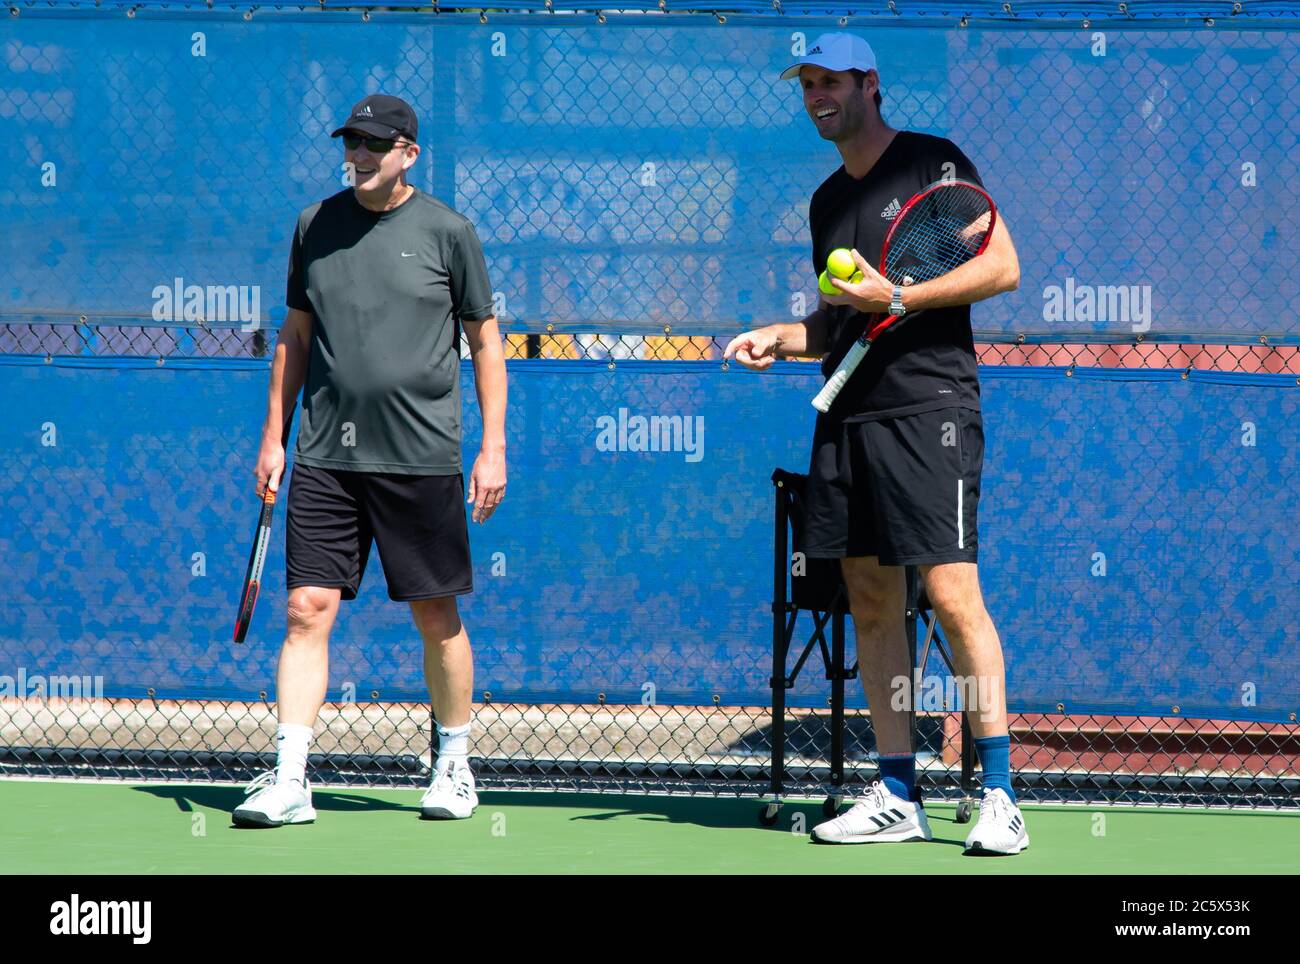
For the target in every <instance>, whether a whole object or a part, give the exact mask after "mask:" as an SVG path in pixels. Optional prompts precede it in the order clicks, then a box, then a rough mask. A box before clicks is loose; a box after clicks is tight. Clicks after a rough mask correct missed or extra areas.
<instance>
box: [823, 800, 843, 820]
mask: <svg viewBox="0 0 1300 964" xmlns="http://www.w3.org/2000/svg"><path fill="white" fill-rule="evenodd" d="M843 805H844V798H843V797H841V796H830V797H827V798H826V799H825V800H823V801H822V813H823V814H824V815H825V816H827V817H833V816H835V815H836V814H837V813H839V812H840V807H841V806H843Z"/></svg>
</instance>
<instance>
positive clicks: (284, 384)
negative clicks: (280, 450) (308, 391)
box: [262, 329, 308, 444]
mask: <svg viewBox="0 0 1300 964" xmlns="http://www.w3.org/2000/svg"><path fill="white" fill-rule="evenodd" d="M307 352H308V348H307V346H306V345H305V344H303V342H302V341H300V340H299V338H298V336H297V333H296V332H294V331H285V330H283V329H282V330H281V334H280V337H279V338H278V339H277V340H276V344H275V357H274V359H273V360H272V362H271V387H270V391H269V392H268V397H267V404H266V423H265V424H264V425H263V426H262V434H263V436H266V437H269V438H271V439H274V440H277V441H279V442H281V443H282V444H283V442H284V441H285V440H284V439H283V438H282V437H281V436H282V435H283V434H284V420H285V416H286V415H287V414H288V413H289V412H291V411H293V406H294V403H295V401H296V400H297V398H298V393H299V392H300V391H302V385H303V382H304V381H306V378H307Z"/></svg>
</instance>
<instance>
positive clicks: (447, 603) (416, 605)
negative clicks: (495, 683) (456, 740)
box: [411, 596, 474, 727]
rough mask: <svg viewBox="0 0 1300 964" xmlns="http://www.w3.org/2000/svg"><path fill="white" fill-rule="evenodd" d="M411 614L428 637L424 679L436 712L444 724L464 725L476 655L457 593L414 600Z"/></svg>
mask: <svg viewBox="0 0 1300 964" xmlns="http://www.w3.org/2000/svg"><path fill="white" fill-rule="evenodd" d="M411 614H412V615H413V616H414V617H415V625H416V628H418V629H419V630H420V636H421V637H423V639H424V680H425V682H426V683H427V684H428V686H429V698H430V699H431V700H432V701H433V714H434V716H435V717H436V718H437V720H438V724H439V725H440V726H444V727H457V726H464V725H465V724H466V723H468V722H469V714H470V704H471V702H472V694H473V689H474V659H473V654H472V652H471V650H470V645H469V634H467V633H466V632H465V627H464V625H463V624H462V623H461V621H460V613H459V612H457V609H456V597H455V596H447V597H445V598H442V599H417V600H414V601H413V602H412V603H411Z"/></svg>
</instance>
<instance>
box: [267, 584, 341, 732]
mask: <svg viewBox="0 0 1300 964" xmlns="http://www.w3.org/2000/svg"><path fill="white" fill-rule="evenodd" d="M340 596H341V593H340V591H339V590H338V589H322V588H320V587H318V586H300V587H299V588H297V589H294V590H293V591H292V592H290V593H289V631H288V634H287V635H286V636H285V639H284V645H283V646H282V647H281V648H280V663H279V666H278V667H277V669H276V674H275V685H276V704H275V711H276V719H277V720H279V722H281V723H294V724H297V725H299V726H307V727H310V726H313V725H315V723H316V717H317V716H318V715H319V714H320V708H321V704H322V703H324V702H325V688H326V685H327V680H328V677H329V639H330V630H331V629H332V628H333V626H334V619H335V617H336V616H338V612H339V598H340Z"/></svg>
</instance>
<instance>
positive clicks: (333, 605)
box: [289, 586, 339, 637]
mask: <svg viewBox="0 0 1300 964" xmlns="http://www.w3.org/2000/svg"><path fill="white" fill-rule="evenodd" d="M338 602H339V591H338V590H337V589H322V588H321V587H319V586H299V587H298V588H297V589H293V590H290V592H289V635H290V636H291V637H292V636H310V635H315V634H317V633H319V632H320V631H321V630H327V629H329V627H330V626H331V625H332V624H333V622H334V613H335V612H336V611H337V609H338Z"/></svg>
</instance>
